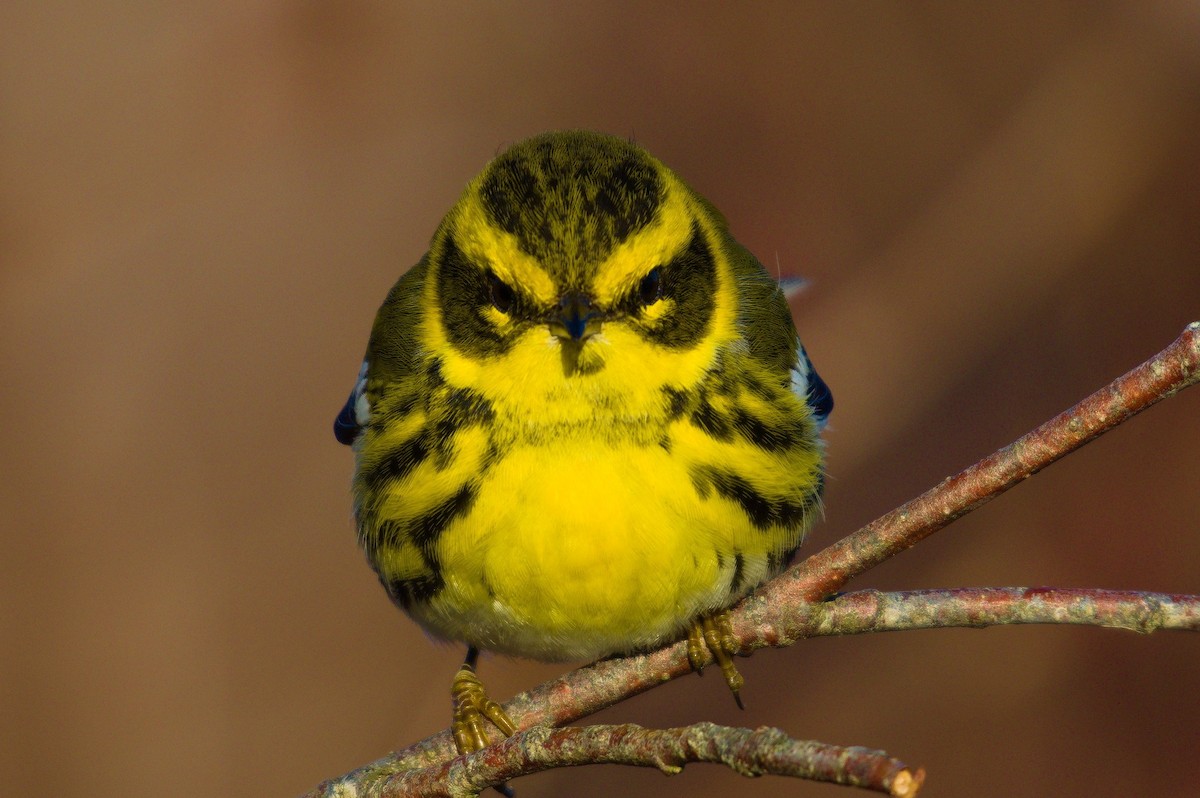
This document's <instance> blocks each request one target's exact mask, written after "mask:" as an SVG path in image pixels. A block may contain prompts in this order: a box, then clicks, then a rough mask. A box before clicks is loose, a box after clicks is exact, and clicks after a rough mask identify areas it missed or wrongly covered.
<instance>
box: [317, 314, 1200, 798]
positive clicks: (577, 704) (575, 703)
mask: <svg viewBox="0 0 1200 798" xmlns="http://www.w3.org/2000/svg"><path fill="white" fill-rule="evenodd" d="M1196 382H1200V322H1193V323H1192V324H1190V325H1188V326H1187V327H1186V328H1185V329H1184V332H1183V334H1182V335H1181V336H1180V337H1179V338H1178V339H1177V340H1176V341H1175V342H1174V343H1172V344H1171V345H1170V346H1169V347H1167V348H1166V349H1164V350H1163V351H1162V352H1160V353H1159V354H1158V355H1156V356H1155V357H1153V358H1151V359H1150V360H1148V361H1146V362H1145V363H1143V364H1142V365H1140V366H1138V367H1137V368H1135V369H1134V370H1133V371H1130V372H1129V373H1128V374H1126V375H1124V376H1122V377H1120V378H1118V379H1116V380H1114V381H1113V382H1112V383H1110V384H1109V385H1108V386H1106V387H1105V388H1103V389H1101V390H1100V391H1097V392H1096V393H1094V394H1092V395H1091V396H1089V397H1088V398H1086V399H1084V400H1083V401H1082V402H1080V403H1079V404H1077V405H1075V407H1073V408H1071V409H1070V410H1068V411H1066V412H1065V413H1062V414H1060V415H1059V416H1057V417H1055V418H1053V419H1051V420H1050V421H1048V422H1046V423H1045V424H1043V425H1042V426H1040V427H1038V428H1037V429H1035V430H1033V431H1032V432H1030V433H1028V434H1027V435H1025V436H1023V437H1021V438H1020V439H1018V440H1017V441H1016V442H1015V443H1012V444H1010V445H1009V446H1007V447H1005V448H1003V449H1001V450H1000V451H998V452H996V453H995V454H992V455H991V456H989V457H987V458H985V459H983V460H981V461H980V462H979V463H977V464H975V465H974V466H971V467H970V468H968V469H966V470H965V471H963V472H961V473H960V474H958V475H957V476H954V477H950V478H949V479H946V480H943V481H942V483H941V484H939V485H938V486H936V487H935V488H933V489H932V490H930V491H928V492H926V493H925V494H923V495H921V496H919V497H917V498H916V499H914V500H912V501H910V502H908V503H907V504H905V505H903V506H901V507H899V508H897V509H896V510H893V511H892V512H890V513H888V514H887V515H884V516H883V517H881V518H879V519H878V520H876V521H873V522H872V523H870V524H868V525H867V526H865V527H863V528H862V529H860V530H858V531H857V532H855V533H853V534H851V535H849V536H848V537H846V538H844V539H842V540H841V541H839V542H837V543H835V544H833V545H832V546H830V547H828V548H826V549H825V550H823V551H821V552H818V553H816V554H814V555H813V556H812V557H809V558H808V559H806V560H804V561H803V562H801V563H799V564H797V565H795V566H793V567H792V568H790V569H789V570H788V571H786V572H785V573H783V574H781V575H780V576H779V577H777V578H775V579H773V580H771V581H770V582H768V583H766V584H765V585H763V586H762V587H760V588H759V590H758V591H756V592H755V593H754V595H752V596H750V597H749V598H748V599H747V600H746V601H744V602H743V603H742V604H741V605H739V606H738V607H736V608H735V609H734V610H733V612H732V613H731V619H732V621H733V629H734V634H735V636H736V637H737V638H738V639H739V640H740V641H741V642H742V644H743V645H745V646H746V647H747V648H757V647H762V646H774V645H786V644H788V643H790V642H793V641H794V640H796V639H799V638H801V637H805V636H813V635H816V634H850V633H854V630H855V625H856V624H858V625H860V626H861V625H862V624H863V623H864V622H863V621H862V614H863V613H866V610H865V609H864V606H865V605H867V604H870V602H879V601H880V600H884V601H885V603H886V602H887V601H891V602H896V601H899V602H900V603H901V604H905V603H907V605H908V606H909V608H910V609H909V611H908V613H907V616H906V617H912V616H913V615H914V614H917V615H919V614H920V613H922V612H924V613H928V612H931V611H932V612H934V614H936V613H937V612H944V613H946V614H947V617H954V616H956V615H957V616H959V617H961V618H963V619H964V621H965V622H964V623H962V624H961V625H966V626H980V625H988V624H990V623H1038V622H1046V623H1097V621H1096V620H1095V619H1096V618H1101V617H1107V618H1111V619H1113V622H1112V623H1104V624H1101V625H1111V626H1121V627H1124V628H1137V629H1139V631H1149V630H1150V629H1152V628H1185V629H1195V628H1196V621H1195V617H1196V601H1197V599H1196V597H1179V596H1160V595H1154V594H1130V593H1125V594H1118V593H1106V592H1103V591H1063V590H1047V589H1033V590H1031V591H1025V590H1023V589H1019V588H1010V589H998V592H997V591H996V590H993V591H947V592H944V593H943V594H942V595H941V598H936V599H935V598H934V595H935V594H934V593H929V592H926V593H909V594H898V595H893V596H891V597H888V596H887V594H877V593H874V594H872V593H862V594H851V595H850V596H843V597H841V598H838V599H835V600H833V601H829V602H821V603H819V604H814V602H819V601H820V600H821V599H823V598H825V597H826V596H828V595H830V594H831V593H833V592H835V591H837V590H838V589H839V588H840V587H841V586H842V585H844V584H845V583H846V582H847V581H849V580H850V579H851V578H853V577H854V576H857V575H858V574H861V573H862V572H864V571H866V570H868V569H870V568H872V567H874V566H875V565H878V564H879V563H881V562H883V561H884V560H886V559H888V558H889V557H892V556H894V555H896V554H898V553H900V552H901V551H904V550H905V549H908V548H910V547H911V546H913V545H915V544H916V543H917V542H918V541H920V540H922V539H924V538H925V537H928V536H929V535H931V534H933V533H934V532H936V531H937V530H939V529H941V528H942V527H944V526H946V525H947V524H949V523H950V522H951V521H954V520H955V519H957V518H959V517H961V516H963V515H965V514H966V513H968V512H970V511H971V510H973V509H975V508H976V507H979V506H980V505H982V504H984V503H986V502H988V501H990V500H991V499H993V498H995V497H996V496H998V495H1000V494H1001V493H1003V492H1004V491H1005V490H1007V489H1008V488H1010V487H1012V486H1013V485H1015V484H1017V483H1018V482H1020V481H1021V480H1023V479H1025V478H1027V477H1029V476H1032V475H1033V474H1035V473H1037V472H1038V471H1040V470H1041V469H1043V468H1045V467H1046V466H1048V465H1050V464H1051V463H1053V462H1054V461H1056V460H1058V459H1059V458H1061V457H1063V456H1065V455H1067V454H1069V453H1070V452H1073V451H1074V450H1076V449H1078V448H1079V447H1081V446H1083V445H1084V444H1086V443H1088V442H1090V441H1092V440H1095V439H1096V438H1097V437H1099V436H1100V435H1102V434H1103V433H1105V432H1107V431H1109V430H1110V429H1112V428H1114V427H1116V426H1117V425H1119V424H1121V423H1122V422H1124V421H1126V420H1128V419H1129V418H1131V417H1132V416H1134V415H1136V414H1137V413H1140V412H1141V411H1143V410H1145V409H1146V408H1148V407H1150V406H1151V405H1154V404H1156V403H1157V402H1159V401H1161V400H1162V399H1165V398H1167V397H1169V396H1171V395H1173V394H1175V393H1176V392H1178V391H1180V390H1182V389H1183V388H1186V387H1188V386H1190V385H1194V384H1195V383H1196ZM1013 590H1021V591H1022V596H1021V598H1020V599H1019V600H1018V599H1017V598H1016V597H1015V596H1012V595H1011V594H1010V593H1009V592H1008V591H1013ZM1081 594H1086V595H1081ZM1118 596H1124V598H1117V597H1118ZM881 597H882V599H881ZM951 599H954V600H953V601H951ZM1110 599H1111V600H1116V601H1118V602H1125V603H1126V604H1136V605H1139V606H1147V607H1151V608H1152V609H1150V610H1149V611H1145V612H1143V611H1142V610H1139V609H1135V608H1133V607H1131V606H1125V605H1124V604H1123V605H1122V606H1121V607H1120V608H1119V609H1109V610H1105V611H1104V612H1100V613H1098V614H1097V613H1096V610H1098V609H1099V608H1103V607H1107V606H1110V605H1109V604H1108V603H1107V602H1109V601H1110ZM857 602H862V603H863V604H861V605H856V603H857ZM1005 602H1008V606H1009V609H1007V610H1005V612H1009V613H1012V614H1011V615H1009V616H1005V618H1008V619H1007V620H1006V619H1004V618H1001V616H999V615H994V614H989V613H995V612H996V611H997V608H998V607H999V606H1001V605H1003V604H1004V603H1005ZM1146 602H1149V604H1146ZM989 604H990V605H992V607H991V609H990V610H989V609H987V607H988V605H989ZM1018 604H1020V605H1021V606H1017V605H1018ZM1172 605H1178V606H1174V607H1172ZM880 606H882V605H880ZM955 607H957V608H958V609H954V608H955ZM1162 607H1172V613H1175V614H1171V613H1168V615H1170V617H1172V618H1175V617H1178V618H1180V619H1182V620H1180V621H1171V624H1176V623H1177V624H1178V625H1171V624H1158V625H1156V623H1158V622H1149V623H1147V622H1144V621H1143V620H1131V621H1130V624H1126V623H1122V622H1117V619H1119V618H1128V619H1139V618H1147V617H1156V616H1155V612H1156V611H1157V609H1160V608H1162ZM838 613H844V614H843V615H841V616H840V620H839V621H838V624H835V625H834V627H830V628H837V629H841V630H843V631H819V629H821V627H820V619H822V618H828V617H832V616H836V615H837V614H838ZM1041 613H1045V614H1044V615H1041ZM1089 613H1092V616H1091V617H1092V618H1093V620H1086V618H1087V617H1088V614H1089ZM1106 613H1107V614H1106ZM867 614H868V615H870V617H871V618H872V619H873V620H871V621H870V622H872V623H876V624H882V625H877V626H876V628H875V629H874V630H875V631H884V630H885V627H887V622H886V621H885V620H880V616H877V614H876V613H874V611H872V612H870V613H867ZM882 617H883V618H886V613H884V614H883V616H882ZM1164 617H1165V616H1164ZM806 618H807V619H808V620H807V621H806V620H805V619H806ZM853 618H858V620H854V621H852V620H851V619H853ZM994 618H999V619H998V620H994ZM1019 618H1025V619H1026V620H1019ZM1063 618H1066V619H1069V620H1060V619H1063ZM806 623H808V624H816V626H814V627H808V626H805V624H806ZM839 624H840V625H839ZM926 625H927V626H932V625H957V624H953V623H928V624H926ZM887 628H896V629H899V628H917V627H916V626H908V627H903V626H891V627H887ZM861 631H871V630H869V629H866V628H863V629H861ZM690 671H691V668H690V666H689V664H688V660H687V653H686V642H682V641H681V642H678V643H675V644H672V645H670V646H667V647H665V648H662V649H659V650H657V651H653V652H650V653H648V654H641V655H635V656H629V657H624V658H621V659H610V660H603V661H601V662H596V663H592V664H591V665H587V666H585V667H583V668H579V669H577V670H575V671H572V672H570V673H567V674H564V675H563V676H561V677H559V678H557V679H553V680H551V681H549V682H546V683H545V684H543V685H541V686H539V687H536V688H534V689H533V690H530V691H528V692H525V693H522V694H521V695H519V696H516V697H515V698H513V699H512V700H511V701H509V702H508V703H507V704H505V707H504V708H505V710H506V711H507V712H508V714H509V716H510V717H511V718H512V719H513V720H514V721H515V722H516V724H517V726H518V727H520V728H529V727H531V726H536V725H544V726H563V725H565V724H567V723H570V722H572V721H575V720H578V719H579V718H582V717H585V716H587V715H589V714H592V713H594V712H597V711H599V710H601V709H603V708H605V707H608V706H611V705H613V704H615V703H617V702H619V701H622V700H624V699H625V698H628V697H630V696H633V695H637V694H638V693H642V692H645V691H646V690H649V689H650V688H652V687H655V686H656V685H658V684H661V683H663V682H665V681H668V680H670V679H674V678H676V677H678V676H682V675H684V674H686V673H689V672H690ZM494 747H495V746H493V748H494ZM487 750H489V751H490V750H492V749H491V748H489V749H487ZM481 753H486V751H485V752H481ZM454 757H455V750H454V742H453V739H452V738H451V736H450V733H449V732H448V731H446V732H441V733H439V734H436V735H433V736H432V737H428V738H426V739H425V740H422V741H421V742H418V743H415V744H413V745H411V746H409V747H408V748H405V749H403V750H401V751H397V752H395V753H393V754H391V755H389V756H387V757H384V758H383V759H380V760H379V761H377V762H375V763H372V764H371V765H367V766H366V767H364V768H360V769H358V770H356V771H353V772H352V773H349V774H347V775H346V776H345V777H343V779H339V780H337V781H336V782H328V783H327V784H326V785H323V788H330V787H331V786H332V785H335V784H346V783H352V782H354V781H355V780H358V779H369V778H370V777H371V775H372V774H375V775H378V774H379V773H381V772H384V771H386V772H389V773H396V772H397V771H400V770H409V769H415V768H423V767H428V766H431V765H442V764H443V763H446V762H448V761H449V760H451V759H452V758H454ZM323 788H318V791H314V792H313V793H310V794H309V795H310V796H319V795H327V794H331V793H328V792H325V791H324V790H323Z"/></svg>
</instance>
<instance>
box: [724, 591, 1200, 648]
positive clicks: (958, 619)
mask: <svg viewBox="0 0 1200 798" xmlns="http://www.w3.org/2000/svg"><path fill="white" fill-rule="evenodd" d="M1024 623H1056V624H1081V625H1086V626H1105V627H1110V628H1116V629H1131V630H1133V631H1135V632H1142V633H1143V634H1149V633H1150V632H1154V631H1158V630H1159V629H1180V630H1189V631H1200V596H1179V595H1169V594H1166V593H1142V592H1138V591H1133V590H1096V589H1093V588H1053V587H963V588H952V589H946V590H911V591H905V592H901V593H881V592H879V591H877V590H862V591H858V592H855V593H846V594H845V595H842V596H838V597H837V598H835V599H831V600H829V601H821V602H817V603H815V604H805V605H802V606H800V607H796V608H794V612H791V613H789V615H788V617H787V618H786V619H785V620H784V621H783V622H781V623H780V624H778V625H777V626H776V627H774V633H775V635H779V636H772V637H770V638H768V637H767V636H766V635H759V636H757V637H754V636H752V637H750V638H748V639H744V640H743V644H744V647H745V649H746V650H753V649H756V648H763V647H765V646H786V645H791V644H792V643H794V642H795V641H797V640H800V639H803V638H806V637H824V636H828V635H856V634H864V633H866V632H896V631H903V630H907V629H935V628H947V627H955V626H958V627H962V626H966V627H973V628H979V627H984V626H996V625H1010V624H1024Z"/></svg>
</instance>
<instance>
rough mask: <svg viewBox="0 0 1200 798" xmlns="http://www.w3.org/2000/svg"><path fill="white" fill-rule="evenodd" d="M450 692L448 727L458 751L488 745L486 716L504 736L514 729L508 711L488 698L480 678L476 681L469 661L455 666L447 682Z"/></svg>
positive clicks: (478, 748) (473, 749)
mask: <svg viewBox="0 0 1200 798" xmlns="http://www.w3.org/2000/svg"><path fill="white" fill-rule="evenodd" d="M450 695H451V697H452V698H453V700H454V722H453V724H452V725H451V730H452V731H453V733H454V746H455V748H457V749H458V752H459V753H460V754H468V753H471V752H472V751H478V750H480V749H481V748H486V747H487V745H488V737H487V728H486V726H485V724H484V721H485V720H488V721H491V723H492V725H493V726H495V727H496V728H497V729H499V730H500V731H501V732H502V733H503V734H504V736H505V737H509V736H511V735H512V734H514V733H515V732H516V731H517V727H516V724H514V723H513V722H512V719H511V718H510V717H508V714H507V713H506V712H505V711H504V710H503V709H502V708H501V707H500V705H499V704H497V703H496V702H495V701H493V700H492V699H490V698H488V695H487V692H486V691H485V690H484V688H483V682H481V681H479V677H478V676H476V675H475V669H474V668H472V667H471V666H470V665H463V666H462V667H461V668H459V669H458V673H457V674H455V676H454V682H453V683H452V684H451V686H450Z"/></svg>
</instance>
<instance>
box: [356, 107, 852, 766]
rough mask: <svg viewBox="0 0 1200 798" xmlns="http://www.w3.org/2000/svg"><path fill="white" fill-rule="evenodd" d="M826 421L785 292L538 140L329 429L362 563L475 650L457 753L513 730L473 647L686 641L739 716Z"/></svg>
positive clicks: (613, 651)
mask: <svg viewBox="0 0 1200 798" xmlns="http://www.w3.org/2000/svg"><path fill="white" fill-rule="evenodd" d="M832 408H833V397H832V394H831V392H830V390H829V388H828V386H827V385H826V384H825V382H824V381H823V380H822V379H821V378H820V376H819V375H818V374H817V372H816V370H815V369H814V368H813V366H812V363H811V361H810V360H809V357H808V354H807V352H806V351H805V349H804V347H803V346H802V345H801V343H800V340H799V337H798V335H797V332H796V327H795V324H794V321H793V318H792V315H791V311H790V309H789V306H788V302H787V299H786V297H785V294H784V290H783V289H782V288H781V286H780V284H779V282H778V281H777V280H776V279H775V278H773V277H772V276H771V275H770V274H768V272H767V271H766V270H765V269H764V268H763V266H762V265H761V264H760V262H759V261H758V260H757V259H756V258H755V257H754V256H753V255H752V254H751V253H750V252H749V251H748V250H747V249H746V248H744V247H743V246H742V245H741V244H739V243H738V242H737V241H736V240H735V239H734V238H733V236H732V234H731V233H730V232H729V227H728V223H727V221H726V219H725V217H724V216H722V215H721V213H720V212H719V211H718V210H717V209H716V207H715V206H713V205H712V204H711V203H710V202H708V201H707V200H706V199H704V198H703V197H701V196H700V195H699V194H698V193H696V192H695V191H694V190H693V189H691V188H690V187H689V186H688V185H687V184H686V183H685V182H684V181H683V179H682V178H680V177H679V176H677V175H676V174H675V173H674V172H673V171H671V170H670V169H669V168H668V167H667V166H665V165H664V164H663V163H662V162H660V161H659V160H657V159H656V158H655V157H653V156H652V155H650V154H649V153H648V152H647V151H646V150H645V149H643V148H642V147H641V146H639V145H638V144H636V143H634V142H633V141H630V140H628V139H625V138H621V137H617V136H611V135H607V134H602V133H596V132H590V131H556V132H550V133H544V134H541V135H538V136H534V137H532V138H529V139H526V140H524V141H521V142H518V143H516V144H514V145H512V146H511V147H509V148H508V149H506V150H504V151H502V152H500V153H499V154H498V155H496V156H495V157H494V158H493V159H492V160H491V161H490V162H489V163H488V164H487V165H486V166H485V167H484V169H483V170H482V172H480V174H479V175H478V176H477V177H475V178H474V179H473V180H472V181H471V182H470V183H469V184H468V185H467V187H466V189H465V191H464V192H463V194H462V196H461V198H460V199H459V200H458V201H457V203H456V204H455V205H454V206H453V207H452V208H451V210H450V211H449V212H448V213H447V215H446V216H445V218H444V219H443V220H442V221H441V224H440V225H439V226H438V228H437V230H436V232H435V233H434V235H433V237H432V240H431V242H430V245H429V249H428V251H427V252H426V254H425V255H424V256H423V257H421V258H420V260H419V261H418V262H417V263H416V265H415V266H413V267H411V268H410V269H409V270H408V271H406V272H405V273H404V274H402V275H401V276H400V278H399V280H398V281H397V282H396V283H395V285H394V287H393V288H392V289H391V291H390V292H389V293H388V295H387V297H386V299H385V300H384V302H383V304H382V306H381V307H380V309H379V311H378V313H377V315H376V318H375V322H374V325H373V327H372V329H371V333H370V338H369V341H368V345H367V351H366V355H365V357H364V360H363V362H362V366H361V369H360V371H359V374H358V378H357V380H356V382H355V384H354V387H353V390H352V391H351V393H350V397H349V399H348V400H347V402H346V404H345V406H344V408H343V409H342V411H341V413H340V414H339V415H338V416H337V418H336V420H335V422H334V432H335V435H336V437H337V439H338V441H340V442H341V443H344V444H347V445H350V446H352V447H353V452H354V460H355V466H354V476H353V488H352V492H353V504H354V516H355V523H356V527H357V535H358V541H359V543H360V545H361V547H362V549H363V551H364V553H365V555H366V559H367V561H368V563H369V564H370V566H371V567H372V568H373V569H374V571H375V573H376V575H377V576H378V578H379V581H380V582H381V583H382V585H383V587H384V589H385V590H386V591H387V594H388V596H390V598H391V600H392V601H393V602H394V603H395V604H396V605H398V606H399V607H400V608H401V609H403V610H404V611H405V612H406V613H407V614H408V615H409V616H410V617H411V618H412V619H413V620H415V621H416V623H417V624H419V625H420V626H421V627H422V628H424V629H425V630H426V631H427V632H428V633H429V634H430V635H431V636H433V637H434V638H438V639H443V640H448V641H457V642H459V643H465V644H466V646H467V655H466V658H465V660H464V662H463V665H462V667H461V668H460V669H459V671H458V672H457V674H456V675H455V677H454V679H453V681H452V683H451V696H452V706H453V719H452V724H451V728H452V730H453V733H454V738H455V743H456V746H457V748H458V750H459V751H460V752H464V753H465V752H470V751H474V750H478V749H480V748H483V747H484V746H486V745H487V742H488V731H487V724H488V723H489V722H490V723H491V724H492V725H494V726H495V727H496V728H497V729H498V730H499V731H500V732H501V733H503V734H504V735H511V734H513V733H514V732H515V730H516V727H515V724H514V723H513V722H512V720H511V719H510V718H509V717H508V715H507V714H506V713H505V712H504V710H503V709H502V708H501V707H500V706H499V705H498V704H497V703H496V702H495V701H493V700H492V699H491V698H490V697H489V696H488V694H487V692H486V690H485V688H484V686H483V684H482V682H481V681H480V679H479V677H478V675H477V674H476V668H477V660H478V657H479V652H480V651H489V652H495V653H498V654H502V655H510V656H516V657H523V658H530V659H534V660H540V661H547V662H558V661H573V660H574V661H580V660H587V661H591V660H596V659H601V658H604V657H608V656H613V655H622V654H629V653H636V652H643V651H648V650H652V649H655V648H657V647H661V646H663V645H665V644H668V643H672V642H675V641H677V640H680V639H682V638H684V637H687V639H688V645H687V652H688V659H689V661H690V663H691V665H692V667H693V668H694V669H695V670H697V671H699V670H700V669H701V668H702V667H703V666H704V665H705V664H707V663H708V660H709V656H710V655H711V658H712V660H713V661H715V662H716V663H717V664H718V665H719V666H720V668H721V670H722V672H723V674H724V676H725V680H726V682H727V683H728V685H729V687H730V689H731V690H732V691H733V694H734V697H735V699H736V700H737V701H738V704H739V705H741V698H740V690H741V688H742V687H743V684H744V680H743V679H742V676H741V674H740V673H739V672H738V670H737V668H736V666H735V665H734V663H733V657H734V656H735V655H737V654H738V653H739V652H738V643H737V640H736V638H735V637H734V635H733V633H732V629H731V625H730V621H729V610H730V608H731V607H732V606H733V605H735V604H736V603H737V602H738V601H739V600H741V599H742V598H744V597H745V596H746V595H748V594H749V593H750V592H751V591H752V590H753V589H754V588H755V587H757V586H758V585H759V584H761V583H762V582H764V581H765V580H767V579H769V578H770V577H772V576H774V575H776V574H778V573H779V572H780V571H782V570H783V569H784V568H785V567H786V566H787V564H788V563H789V561H790V560H791V559H792V557H793V555H794V554H795V552H796V550H797V548H798V547H799V546H800V544H801V542H802V541H803V539H804V537H805V534H806V532H807V530H808V529H809V528H810V526H811V525H812V524H813V522H814V521H815V520H816V519H817V518H818V517H820V516H821V515H822V513H823V507H822V498H821V496H822V489H823V486H824V481H825V445H824V442H823V439H822V437H821V435H822V431H823V428H824V426H825V422H826V419H827V417H828V416H829V413H830V411H831V410H832Z"/></svg>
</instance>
